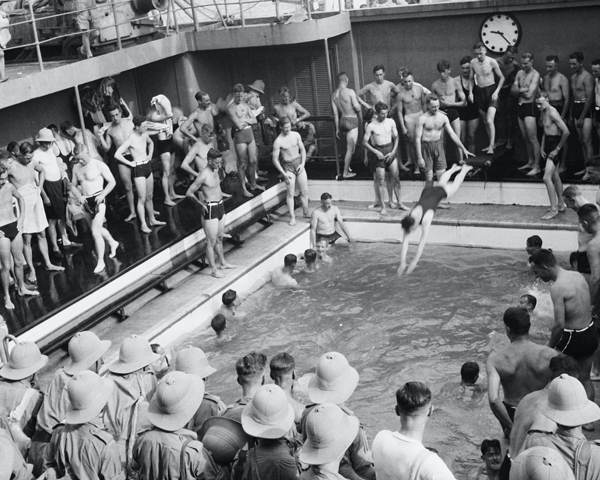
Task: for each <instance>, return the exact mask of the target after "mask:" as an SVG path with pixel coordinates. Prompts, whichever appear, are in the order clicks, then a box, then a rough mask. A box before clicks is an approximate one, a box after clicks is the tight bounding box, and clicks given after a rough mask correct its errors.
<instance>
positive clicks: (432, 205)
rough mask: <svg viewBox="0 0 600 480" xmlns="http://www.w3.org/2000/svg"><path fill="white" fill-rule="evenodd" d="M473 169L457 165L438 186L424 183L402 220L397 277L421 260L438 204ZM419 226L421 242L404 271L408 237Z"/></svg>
mask: <svg viewBox="0 0 600 480" xmlns="http://www.w3.org/2000/svg"><path fill="white" fill-rule="evenodd" d="M472 168H473V167H472V166H470V165H463V166H462V167H459V166H458V165H456V164H455V165H452V167H451V168H450V170H447V171H445V172H444V173H443V174H442V175H441V176H440V180H439V182H438V184H437V185H436V186H435V187H434V186H433V182H426V185H425V188H424V189H423V192H422V193H421V198H419V201H418V202H417V204H416V205H415V206H414V208H413V209H412V210H411V211H410V213H409V214H408V215H407V216H406V217H404V218H403V219H402V222H401V225H402V252H401V260H400V268H398V276H400V275H402V273H404V270H406V273H411V272H412V271H413V270H414V269H415V268H416V267H417V262H418V261H419V259H420V258H421V255H422V254H423V250H424V249H425V243H426V242H427V235H428V234H429V228H430V227H431V222H432V220H433V216H434V214H435V210H436V208H437V207H438V205H439V203H440V202H441V201H442V200H443V199H444V198H450V197H451V196H452V195H454V194H455V193H456V191H457V190H458V187H460V184H461V183H462V182H463V180H464V179H465V175H466V174H467V172H468V171H469V170H471V169H472ZM458 170H460V173H459V174H458V175H457V176H456V179H455V180H454V182H452V184H448V182H449V180H450V177H452V174H453V173H455V172H456V171H458ZM419 225H421V226H422V228H423V231H422V233H421V240H420V241H419V248H418V250H417V254H416V255H415V258H414V259H413V261H412V263H411V264H410V266H409V267H408V270H407V269H406V254H407V253H408V237H409V235H410V234H411V232H412V231H414V230H415V229H416V228H417V227H418V226H419Z"/></svg>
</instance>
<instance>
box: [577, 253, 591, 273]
mask: <svg viewBox="0 0 600 480" xmlns="http://www.w3.org/2000/svg"><path fill="white" fill-rule="evenodd" d="M575 254H576V255H577V271H578V272H579V273H592V267H591V266H590V259H589V258H588V256H587V252H579V251H577V252H575Z"/></svg>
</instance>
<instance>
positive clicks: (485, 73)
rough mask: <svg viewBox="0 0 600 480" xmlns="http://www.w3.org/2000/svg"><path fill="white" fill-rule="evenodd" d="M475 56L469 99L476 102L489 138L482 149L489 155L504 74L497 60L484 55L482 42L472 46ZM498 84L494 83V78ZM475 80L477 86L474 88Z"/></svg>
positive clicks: (492, 146)
mask: <svg viewBox="0 0 600 480" xmlns="http://www.w3.org/2000/svg"><path fill="white" fill-rule="evenodd" d="M473 52H474V53H475V58H474V59H473V60H471V73H470V77H469V100H470V101H471V102H473V103H477V106H478V107H479V111H480V113H481V116H482V117H483V123H484V125H485V129H486V131H487V134H488V137H489V139H490V144H489V146H488V147H487V148H484V149H483V151H484V152H486V153H487V154H489V155H493V154H494V147H495V142H496V126H495V125H494V118H495V117H496V109H497V108H498V95H499V94H500V89H501V88H502V85H504V75H502V71H501V70H500V66H499V65H498V62H497V61H496V60H495V59H493V58H490V57H488V56H486V53H487V49H486V48H485V45H484V44H483V42H478V43H476V44H475V45H474V46H473ZM494 75H495V76H496V77H497V78H498V84H497V85H496V78H495V77H494ZM475 81H477V88H476V89H475V86H476V85H475Z"/></svg>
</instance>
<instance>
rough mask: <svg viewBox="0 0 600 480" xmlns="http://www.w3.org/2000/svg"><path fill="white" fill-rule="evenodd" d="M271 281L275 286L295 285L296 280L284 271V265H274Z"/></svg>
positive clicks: (296, 284) (296, 283)
mask: <svg viewBox="0 0 600 480" xmlns="http://www.w3.org/2000/svg"><path fill="white" fill-rule="evenodd" d="M271 282H272V283H273V285H275V286H276V287H280V288H281V287H296V286H298V282H297V281H296V280H295V279H294V278H293V277H292V276H291V275H290V274H289V273H287V272H286V271H285V267H276V268H274V269H273V271H272V272H271Z"/></svg>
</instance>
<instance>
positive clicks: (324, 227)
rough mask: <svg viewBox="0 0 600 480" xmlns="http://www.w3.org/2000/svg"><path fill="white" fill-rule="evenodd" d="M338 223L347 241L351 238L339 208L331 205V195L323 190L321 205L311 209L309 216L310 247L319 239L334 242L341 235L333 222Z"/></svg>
mask: <svg viewBox="0 0 600 480" xmlns="http://www.w3.org/2000/svg"><path fill="white" fill-rule="evenodd" d="M336 222H337V223H338V225H339V226H340V228H341V229H342V232H344V235H346V238H347V239H348V241H349V242H352V241H353V239H352V237H351V236H350V232H349V231H348V228H347V227H346V224H345V223H344V219H343V217H342V214H341V213H340V209H339V208H338V207H336V206H334V205H333V197H332V196H331V194H329V193H327V192H325V193H323V194H322V195H321V206H320V207H319V208H315V210H313V212H312V215H311V218H310V248H312V249H313V250H315V249H316V247H317V242H318V241H319V240H321V239H323V238H324V239H325V240H327V243H328V244H331V243H335V241H336V240H337V239H338V238H341V235H340V234H339V233H338V232H337V230H336V229H335V223H336Z"/></svg>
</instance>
